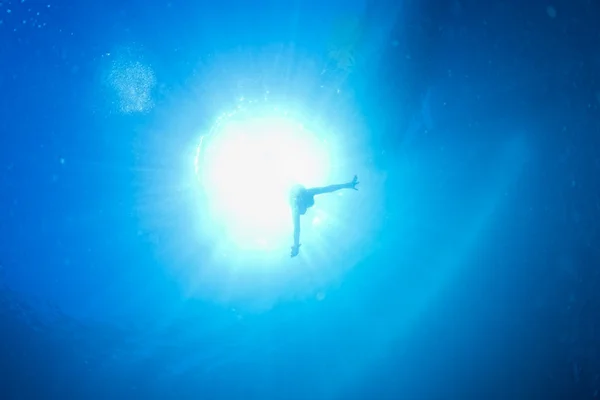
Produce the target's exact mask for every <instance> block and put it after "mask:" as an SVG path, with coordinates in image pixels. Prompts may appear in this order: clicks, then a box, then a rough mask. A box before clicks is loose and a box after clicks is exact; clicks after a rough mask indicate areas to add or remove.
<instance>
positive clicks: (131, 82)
mask: <svg viewBox="0 0 600 400" xmlns="http://www.w3.org/2000/svg"><path fill="white" fill-rule="evenodd" d="M106 79H107V82H106V83H107V84H108V85H109V86H110V88H111V89H112V90H114V94H115V95H116V105H117V106H118V108H119V111H120V112H122V113H124V114H132V113H143V112H147V111H149V110H150V109H151V108H152V107H153V105H154V101H153V91H154V88H155V87H156V76H155V74H154V71H153V70H152V68H151V67H149V66H148V65H146V64H143V63H142V62H140V61H131V60H122V59H117V60H114V61H113V62H112V63H111V66H110V71H109V73H108V74H107V76H106Z"/></svg>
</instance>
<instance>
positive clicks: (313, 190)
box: [306, 175, 358, 196]
mask: <svg viewBox="0 0 600 400" xmlns="http://www.w3.org/2000/svg"><path fill="white" fill-rule="evenodd" d="M356 185H358V176H356V175H354V178H353V179H352V181H350V182H348V183H342V184H339V185H329V186H325V187H318V188H311V189H306V192H307V193H308V194H309V195H311V196H314V195H317V194H323V193H331V192H335V191H337V190H341V189H354V190H358V189H357V188H356Z"/></svg>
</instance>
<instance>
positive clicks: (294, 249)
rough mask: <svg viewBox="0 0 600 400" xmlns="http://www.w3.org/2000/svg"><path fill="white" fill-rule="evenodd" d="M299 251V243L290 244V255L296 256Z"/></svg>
mask: <svg viewBox="0 0 600 400" xmlns="http://www.w3.org/2000/svg"><path fill="white" fill-rule="evenodd" d="M299 252H300V245H297V246H292V253H291V254H290V257H296V256H297V255H298V253H299Z"/></svg>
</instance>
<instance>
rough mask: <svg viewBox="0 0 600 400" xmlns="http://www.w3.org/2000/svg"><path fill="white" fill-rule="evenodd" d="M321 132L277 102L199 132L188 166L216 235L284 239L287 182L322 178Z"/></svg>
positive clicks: (324, 151) (242, 240)
mask: <svg viewBox="0 0 600 400" xmlns="http://www.w3.org/2000/svg"><path fill="white" fill-rule="evenodd" d="M327 136H328V135H327V133H326V132H316V131H314V130H312V129H310V128H309V127H308V124H307V123H306V122H305V121H302V120H301V119H299V118H298V116H294V115H293V114H291V113H287V112H278V111H277V110H261V111H259V112H252V113H239V114H236V115H228V116H226V117H224V118H222V119H221V120H220V121H219V122H218V123H217V124H215V126H214V127H213V129H212V130H211V131H210V132H209V133H208V134H206V135H204V136H202V138H201V140H200V144H199V145H198V147H197V151H196V158H195V162H194V165H195V172H196V177H197V179H198V182H199V184H200V186H201V190H202V192H203V195H204V198H205V200H206V201H205V204H204V207H205V212H207V213H209V214H210V216H211V221H212V223H213V224H214V225H215V228H217V227H218V228H217V229H215V231H219V232H222V235H225V236H226V238H222V239H223V240H225V239H226V240H227V241H228V242H229V245H230V246H234V248H235V249H236V250H237V251H240V250H244V251H273V250H276V249H278V248H279V249H283V248H284V246H288V245H289V242H290V238H291V232H292V218H291V213H290V207H289V201H288V195H289V190H290V188H291V187H292V186H293V185H294V184H297V183H301V184H303V185H311V184H320V183H325V182H327V181H328V179H329V176H330V174H331V167H332V151H333V149H332V148H331V146H330V145H329V142H328V141H327ZM230 248H231V247H230Z"/></svg>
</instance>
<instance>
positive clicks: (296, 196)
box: [290, 175, 358, 257]
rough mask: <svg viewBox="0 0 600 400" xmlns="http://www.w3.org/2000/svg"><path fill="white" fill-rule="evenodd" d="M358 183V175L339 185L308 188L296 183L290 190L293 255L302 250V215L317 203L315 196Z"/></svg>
mask: <svg viewBox="0 0 600 400" xmlns="http://www.w3.org/2000/svg"><path fill="white" fill-rule="evenodd" d="M356 185H358V176H356V175H354V178H353V179H352V180H351V181H350V182H348V183H342V184H339V185H330V186H325V187H319V188H311V189H307V188H305V187H304V186H302V185H295V186H294V187H293V188H292V190H291V191H290V206H291V207H292V218H293V221H294V245H293V246H292V253H291V256H292V257H296V256H297V255H298V253H299V252H300V216H301V215H304V214H306V210H308V209H309V208H310V207H312V206H314V205H315V196H316V195H317V194H323V193H331V192H335V191H337V190H341V189H354V190H358V189H357V188H356Z"/></svg>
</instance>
